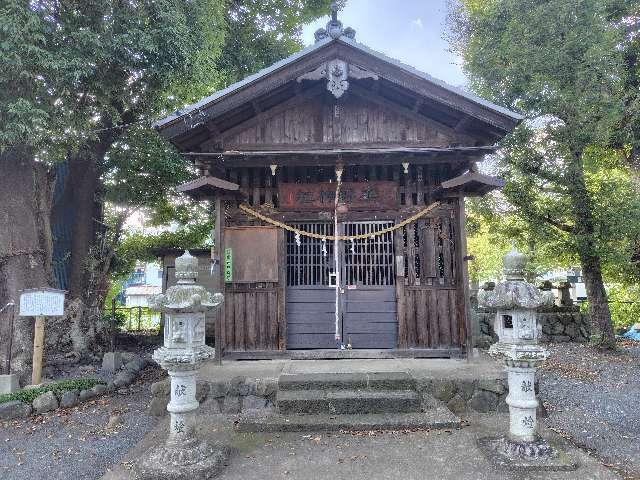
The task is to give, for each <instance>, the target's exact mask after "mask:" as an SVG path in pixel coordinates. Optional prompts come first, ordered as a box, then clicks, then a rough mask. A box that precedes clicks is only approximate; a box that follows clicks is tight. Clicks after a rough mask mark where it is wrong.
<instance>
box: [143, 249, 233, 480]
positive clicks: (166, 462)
mask: <svg viewBox="0 0 640 480" xmlns="http://www.w3.org/2000/svg"><path fill="white" fill-rule="evenodd" d="M175 275H176V278H177V280H178V284H177V285H176V286H173V287H170V288H169V289H168V290H167V292H166V294H164V295H156V296H154V297H152V298H151V300H150V306H151V308H153V309H155V310H159V311H161V312H163V313H164V314H165V326H164V346H163V347H161V348H159V349H157V350H156V351H155V352H154V353H153V358H154V360H155V361H157V362H158V363H159V364H160V365H161V366H162V368H164V369H166V370H167V372H168V373H169V377H170V378H171V390H170V391H171V401H170V402H169V404H168V405H167V411H168V412H169V413H170V415H171V421H170V429H169V436H168V438H167V440H166V442H165V443H164V445H159V446H156V447H154V448H152V449H151V450H150V451H149V452H148V453H147V455H146V456H145V457H144V458H142V459H141V461H139V462H138V463H137V465H136V467H135V469H136V476H137V478H140V479H149V480H151V479H154V480H156V479H165V478H166V479H169V478H170V479H172V480H173V479H183V478H184V479H190V480H197V479H206V478H211V477H213V476H215V475H216V474H217V473H219V472H220V470H221V469H222V467H223V465H224V462H225V460H226V458H227V456H228V452H227V449H226V448H225V447H222V446H218V445H210V444H209V443H207V442H205V441H202V440H200V439H199V438H198V437H197V435H196V432H195V411H196V410H197V408H198V406H199V403H198V400H197V399H196V376H197V373H198V369H199V368H200V366H201V365H202V363H203V362H204V361H205V360H206V359H208V358H211V357H212V356H213V355H214V349H213V348H211V347H209V346H207V345H206V344H205V314H206V312H211V311H214V310H215V309H217V308H218V306H219V305H220V304H222V301H223V295H222V294H220V293H216V294H215V295H211V294H210V293H209V292H207V291H206V290H205V288H204V287H202V286H200V285H196V283H195V280H196V278H197V276H198V260H197V258H195V257H192V256H191V255H190V254H189V252H185V253H184V254H183V255H182V256H181V257H178V258H176V261H175Z"/></svg>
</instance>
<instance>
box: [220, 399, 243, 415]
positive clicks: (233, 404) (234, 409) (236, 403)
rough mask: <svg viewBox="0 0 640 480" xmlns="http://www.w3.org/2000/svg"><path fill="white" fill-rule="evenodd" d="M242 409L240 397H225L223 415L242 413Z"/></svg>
mask: <svg viewBox="0 0 640 480" xmlns="http://www.w3.org/2000/svg"><path fill="white" fill-rule="evenodd" d="M241 409H242V399H241V398H240V397H239V396H235V395H229V396H227V397H225V399H224V403H223V404H222V413H240V410H241Z"/></svg>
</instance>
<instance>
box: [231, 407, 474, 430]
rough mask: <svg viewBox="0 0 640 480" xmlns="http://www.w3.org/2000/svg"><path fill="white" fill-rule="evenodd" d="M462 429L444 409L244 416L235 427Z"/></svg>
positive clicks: (255, 428) (245, 428)
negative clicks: (350, 413)
mask: <svg viewBox="0 0 640 480" xmlns="http://www.w3.org/2000/svg"><path fill="white" fill-rule="evenodd" d="M461 426H462V422H461V420H460V419H459V418H458V417H457V416H455V415H454V414H453V413H451V412H450V411H449V410H448V409H446V408H434V409H431V410H429V411H426V412H421V413H392V414H391V413H371V414H355V415H328V414H318V415H282V414H279V413H271V414H267V415H265V414H261V413H254V414H244V415H242V416H241V417H240V419H239V421H238V423H236V426H235V428H236V430H238V431H240V432H337V431H345V430H346V431H352V432H366V431H371V430H387V431H388V430H428V429H433V430H435V429H448V428H459V427H461Z"/></svg>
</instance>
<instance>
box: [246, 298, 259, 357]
mask: <svg viewBox="0 0 640 480" xmlns="http://www.w3.org/2000/svg"><path fill="white" fill-rule="evenodd" d="M244 298H245V312H244V315H245V332H244V337H245V341H244V346H245V350H255V349H256V343H257V342H256V340H257V328H256V313H257V311H256V293H255V292H248V293H245V297H244Z"/></svg>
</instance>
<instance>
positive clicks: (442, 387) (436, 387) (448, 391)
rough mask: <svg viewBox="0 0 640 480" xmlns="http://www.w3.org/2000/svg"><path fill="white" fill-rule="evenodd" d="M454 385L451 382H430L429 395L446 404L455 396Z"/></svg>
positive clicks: (455, 389)
mask: <svg viewBox="0 0 640 480" xmlns="http://www.w3.org/2000/svg"><path fill="white" fill-rule="evenodd" d="M456 391H457V388H456V384H455V383H454V382H453V381H451V380H432V382H431V388H430V389H429V393H430V394H431V395H433V396H434V397H435V398H437V399H438V400H440V401H441V402H445V403H446V402H448V401H449V400H451V399H452V398H453V396H454V395H455V394H456Z"/></svg>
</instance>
